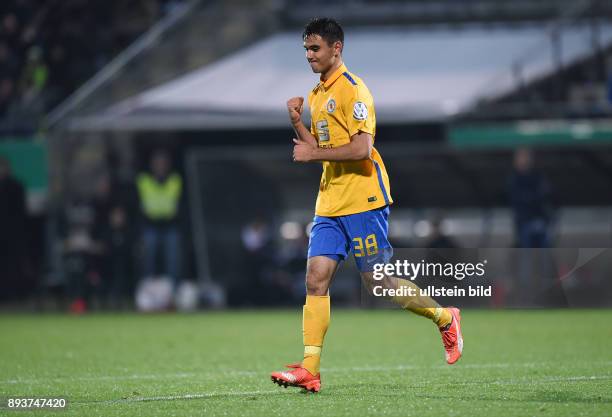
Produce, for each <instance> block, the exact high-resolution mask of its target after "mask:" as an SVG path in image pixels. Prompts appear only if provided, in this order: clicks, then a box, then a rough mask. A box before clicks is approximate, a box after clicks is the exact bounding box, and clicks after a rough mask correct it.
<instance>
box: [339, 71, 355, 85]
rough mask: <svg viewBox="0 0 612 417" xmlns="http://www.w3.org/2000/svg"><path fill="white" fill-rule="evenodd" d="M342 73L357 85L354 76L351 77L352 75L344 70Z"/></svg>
mask: <svg viewBox="0 0 612 417" xmlns="http://www.w3.org/2000/svg"><path fill="white" fill-rule="evenodd" d="M342 75H344V76H345V77H346V79H347V80H349V81H350V82H351V84H353V85H357V83H356V82H355V80H353V77H351V75H350V74H349V73H348V72H343V73H342Z"/></svg>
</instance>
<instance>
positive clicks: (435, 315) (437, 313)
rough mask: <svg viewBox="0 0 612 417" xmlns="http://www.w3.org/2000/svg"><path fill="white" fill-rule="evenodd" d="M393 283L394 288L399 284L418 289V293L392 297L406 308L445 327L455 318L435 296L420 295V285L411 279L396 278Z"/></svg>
mask: <svg viewBox="0 0 612 417" xmlns="http://www.w3.org/2000/svg"><path fill="white" fill-rule="evenodd" d="M389 282H392V284H391V285H394V288H397V287H398V286H402V287H412V288H414V289H415V290H416V291H415V293H416V294H417V295H415V296H413V297H411V296H408V295H406V296H395V297H393V298H392V300H393V302H395V303H396V304H398V305H399V306H400V307H402V308H403V309H404V310H408V311H412V312H413V313H415V314H418V315H419V316H423V317H427V318H428V319H430V320H431V321H433V322H434V323H435V324H436V326H438V327H445V326H447V325H448V324H450V322H451V321H452V320H453V316H452V315H451V313H450V312H449V311H448V310H447V309H445V308H443V307H441V306H440V304H438V303H437V302H436V301H435V300H434V299H433V298H431V297H427V296H422V295H419V287H417V286H416V285H415V284H413V283H412V282H411V281H402V282H401V283H400V281H399V280H398V279H397V278H395V280H391V281H389Z"/></svg>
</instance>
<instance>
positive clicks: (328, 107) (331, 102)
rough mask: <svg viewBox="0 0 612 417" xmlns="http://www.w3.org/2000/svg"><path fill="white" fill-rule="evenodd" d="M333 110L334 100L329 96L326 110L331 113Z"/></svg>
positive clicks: (334, 107)
mask: <svg viewBox="0 0 612 417" xmlns="http://www.w3.org/2000/svg"><path fill="white" fill-rule="evenodd" d="M334 110H336V100H334V99H333V98H330V99H329V101H328V102H327V112H328V113H333V112H334Z"/></svg>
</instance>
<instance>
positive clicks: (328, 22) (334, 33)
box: [302, 17, 344, 46]
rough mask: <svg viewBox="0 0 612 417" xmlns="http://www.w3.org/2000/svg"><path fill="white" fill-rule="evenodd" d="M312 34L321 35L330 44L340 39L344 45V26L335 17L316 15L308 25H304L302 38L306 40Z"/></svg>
mask: <svg viewBox="0 0 612 417" xmlns="http://www.w3.org/2000/svg"><path fill="white" fill-rule="evenodd" d="M311 35H319V36H320V37H321V38H323V39H325V41H326V42H327V44H328V45H330V46H331V45H332V44H333V43H334V42H337V41H340V42H342V44H343V45H344V31H343V30H342V26H340V23H338V22H337V21H336V20H334V19H330V18H328V17H315V18H314V19H312V20H311V21H310V22H308V24H307V25H306V26H304V33H302V39H303V40H306V38H307V37H309V36H311Z"/></svg>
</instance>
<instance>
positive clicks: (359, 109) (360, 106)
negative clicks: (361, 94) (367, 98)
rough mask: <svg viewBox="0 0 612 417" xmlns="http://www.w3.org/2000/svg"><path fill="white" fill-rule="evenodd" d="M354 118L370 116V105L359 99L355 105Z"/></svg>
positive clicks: (361, 118) (359, 118) (360, 118)
mask: <svg viewBox="0 0 612 417" xmlns="http://www.w3.org/2000/svg"><path fill="white" fill-rule="evenodd" d="M353 118H354V119H355V120H365V119H367V118H368V106H366V105H365V104H364V103H362V102H361V101H358V102H357V103H355V105H354V106H353Z"/></svg>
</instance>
